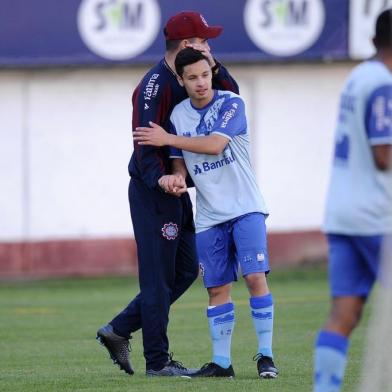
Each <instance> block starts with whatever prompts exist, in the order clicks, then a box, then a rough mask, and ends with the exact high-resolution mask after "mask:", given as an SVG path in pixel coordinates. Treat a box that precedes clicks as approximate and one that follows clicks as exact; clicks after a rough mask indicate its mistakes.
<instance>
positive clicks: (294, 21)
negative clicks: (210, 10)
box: [244, 0, 325, 56]
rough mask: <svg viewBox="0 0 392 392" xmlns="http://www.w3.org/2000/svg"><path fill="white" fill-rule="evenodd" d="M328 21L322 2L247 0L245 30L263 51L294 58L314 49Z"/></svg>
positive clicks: (304, 0) (310, 0) (316, 0)
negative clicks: (310, 48) (313, 46)
mask: <svg viewBox="0 0 392 392" xmlns="http://www.w3.org/2000/svg"><path fill="white" fill-rule="evenodd" d="M324 22H325V10H324V4H323V1H322V0H247V2H246V5H245V9H244V24H245V29H246V31H247V33H248V35H249V37H250V39H251V40H252V41H253V43H254V44H255V45H256V46H257V47H259V48H260V49H261V50H263V51H265V52H267V53H270V54H272V55H276V56H294V55H296V54H298V53H301V52H303V51H305V50H306V49H308V48H309V47H311V46H312V45H313V44H314V43H315V42H316V41H317V39H318V38H319V36H320V34H321V32H322V30H323V27H324Z"/></svg>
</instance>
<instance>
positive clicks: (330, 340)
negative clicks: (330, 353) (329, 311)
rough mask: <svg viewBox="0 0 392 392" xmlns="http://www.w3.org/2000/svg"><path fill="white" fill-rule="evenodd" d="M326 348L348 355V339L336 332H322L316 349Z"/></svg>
mask: <svg viewBox="0 0 392 392" xmlns="http://www.w3.org/2000/svg"><path fill="white" fill-rule="evenodd" d="M320 346H326V347H330V348H334V349H335V350H338V351H340V352H341V353H343V354H346V353H347V349H348V339H347V338H346V337H345V336H343V335H340V334H338V333H336V332H331V331H320V332H319V334H318V337H317V340H316V347H320Z"/></svg>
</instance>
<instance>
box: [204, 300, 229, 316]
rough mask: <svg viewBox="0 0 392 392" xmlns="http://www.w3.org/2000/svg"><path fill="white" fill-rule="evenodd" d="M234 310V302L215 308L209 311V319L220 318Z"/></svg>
mask: <svg viewBox="0 0 392 392" xmlns="http://www.w3.org/2000/svg"><path fill="white" fill-rule="evenodd" d="M233 310H234V304H233V302H228V303H227V304H223V305H218V306H215V308H212V309H207V317H215V316H220V315H221V314H224V313H228V312H231V311H233Z"/></svg>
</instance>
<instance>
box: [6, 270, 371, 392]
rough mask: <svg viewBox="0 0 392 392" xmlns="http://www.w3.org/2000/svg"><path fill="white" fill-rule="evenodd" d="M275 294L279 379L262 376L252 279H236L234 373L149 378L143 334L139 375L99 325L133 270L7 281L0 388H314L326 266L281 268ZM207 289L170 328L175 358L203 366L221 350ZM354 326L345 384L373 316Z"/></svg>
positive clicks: (129, 292)
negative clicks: (214, 347) (208, 313)
mask: <svg viewBox="0 0 392 392" xmlns="http://www.w3.org/2000/svg"><path fill="white" fill-rule="evenodd" d="M269 281H270V287H271V289H272V291H273V294H274V298H275V335H274V354H275V362H276V364H277V366H278V367H279V369H280V371H281V374H280V376H279V378H278V379H276V380H260V379H258V378H257V374H256V367H255V363H254V362H253V361H252V356H253V355H254V354H255V349H256V337H255V332H254V330H253V326H252V323H251V319H250V317H249V309H248V300H247V298H248V295H247V292H246V290H245V288H244V282H243V281H242V280H240V281H239V282H237V283H236V284H235V287H234V292H233V299H234V301H235V304H236V326H235V329H234V336H233V345H232V358H233V366H234V369H235V372H236V378H235V379H234V380H227V379H223V380H221V379H197V380H187V379H181V378H146V377H145V376H144V361H143V357H142V346H141V333H140V332H137V333H136V334H135V335H134V339H132V349H133V351H132V353H131V357H132V362H133V366H134V368H135V370H136V374H135V375H134V376H132V377H130V376H128V375H126V374H125V373H123V372H120V371H119V370H118V368H117V367H115V366H114V365H112V363H111V362H110V360H109V358H108V355H107V352H106V350H105V349H104V348H103V347H102V346H99V345H98V343H97V342H96V340H95V339H94V338H95V332H96V330H97V328H98V327H99V326H101V325H102V324H104V323H106V322H107V321H108V320H110V319H111V318H112V316H114V315H115V314H116V312H118V311H120V310H121V309H122V307H123V306H124V305H126V303H127V302H128V300H129V299H130V298H131V297H132V296H133V295H134V294H136V292H137V290H138V286H137V281H136V280H135V279H128V278H107V279H72V280H56V281H44V282H24V283H21V282H19V283H0V391H2V392H6V391H13V392H19V391H34V392H37V391H39V392H46V391H94V392H99V391H102V392H103V391H105V392H109V391H110V392H114V391H143V392H150V391H214V392H219V391H224V392H229V391H236V392H237V391H246V392H250V391H279V392H286V391H290V392H302V391H304V392H305V391H311V379H312V355H313V341H314V338H315V334H316V331H317V329H318V328H319V327H320V325H321V323H322V322H323V321H324V318H325V316H326V312H327V309H328V291H327V284H326V275H325V272H324V271H323V270H314V269H312V270H310V271H309V270H306V271H304V270H296V271H291V272H287V271H286V272H285V271H279V272H275V273H273V274H272V275H271V277H270V280H269ZM206 301H207V295H206V292H205V290H204V288H203V287H202V285H201V284H200V281H199V282H198V283H196V284H195V285H194V286H193V287H192V288H191V289H190V290H189V291H188V292H187V293H186V294H185V295H184V297H183V298H182V299H181V300H180V301H179V302H178V303H176V304H175V305H174V306H173V307H172V311H171V317H170V319H171V322H170V328H169V335H170V342H171V350H172V351H173V352H174V353H175V359H178V360H181V361H182V362H183V363H184V364H186V365H187V366H190V367H199V366H200V365H202V364H203V363H204V362H207V361H209V360H210V358H211V349H210V342H209V337H208V327H207V320H206V317H205V307H206ZM368 313H369V309H368V310H367V314H366V315H365V317H364V320H363V322H362V325H361V326H360V327H359V329H358V330H356V332H355V333H354V335H353V338H352V345H351V348H350V361H349V363H348V368H347V372H346V378H345V387H344V388H343V391H344V392H349V391H355V387H356V385H357V382H358V380H359V375H360V366H361V356H362V349H363V341H364V337H365V332H366V331H365V325H366V324H367V319H368Z"/></svg>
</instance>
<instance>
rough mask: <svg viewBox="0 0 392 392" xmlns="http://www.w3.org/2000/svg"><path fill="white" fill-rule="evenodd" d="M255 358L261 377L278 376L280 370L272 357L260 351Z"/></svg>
mask: <svg viewBox="0 0 392 392" xmlns="http://www.w3.org/2000/svg"><path fill="white" fill-rule="evenodd" d="M253 360H254V361H257V371H258V373H259V376H260V377H261V378H276V377H278V374H279V371H278V369H277V368H276V367H275V364H274V361H273V360H272V358H271V357H266V356H264V355H263V354H261V353H258V354H256V355H255V356H254V357H253Z"/></svg>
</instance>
